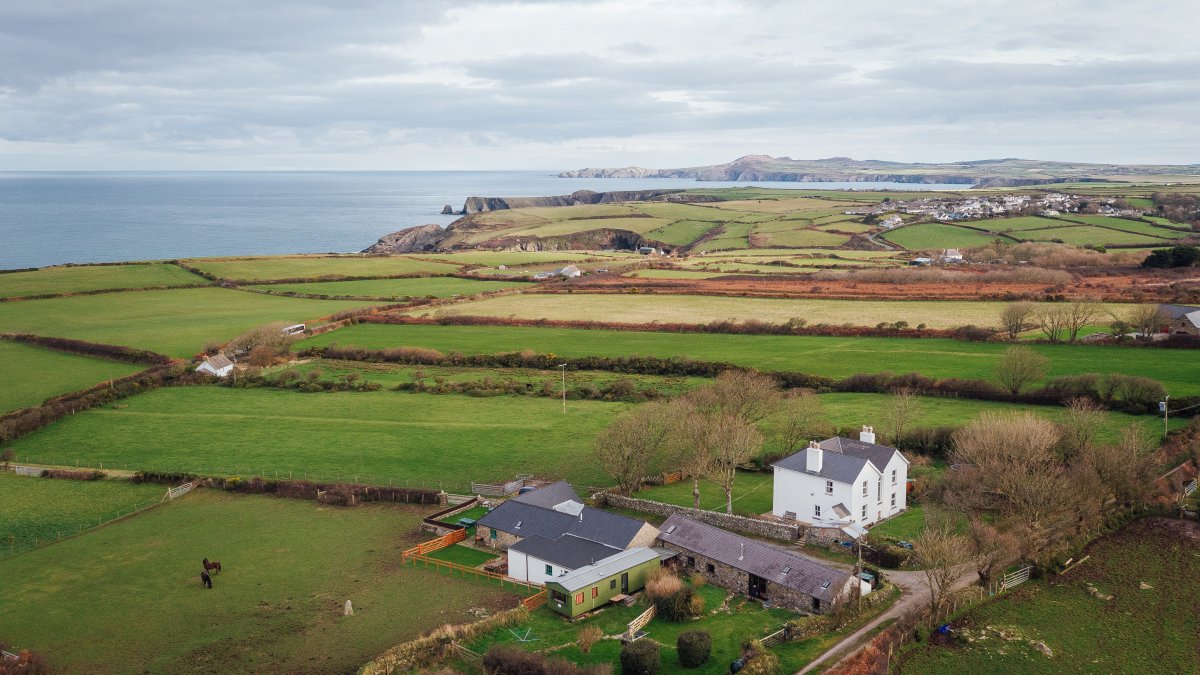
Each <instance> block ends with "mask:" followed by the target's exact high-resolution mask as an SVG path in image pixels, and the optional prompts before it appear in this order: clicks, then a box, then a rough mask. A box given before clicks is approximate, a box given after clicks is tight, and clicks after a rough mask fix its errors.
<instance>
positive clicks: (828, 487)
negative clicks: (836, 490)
mask: <svg viewBox="0 0 1200 675" xmlns="http://www.w3.org/2000/svg"><path fill="white" fill-rule="evenodd" d="M825 494H827V495H831V494H833V481H831V480H827V481H825Z"/></svg>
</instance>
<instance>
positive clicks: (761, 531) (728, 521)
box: [592, 492, 805, 543]
mask: <svg viewBox="0 0 1200 675" xmlns="http://www.w3.org/2000/svg"><path fill="white" fill-rule="evenodd" d="M592 499H593V500H594V501H595V502H596V503H597V504H599V505H604V504H608V505H610V506H615V507H618V508H622V509H630V510H632V511H638V512H640V513H650V514H653V515H656V516H662V517H664V518H666V517H669V516H672V515H675V514H679V515H681V516H686V517H688V518H691V519H692V520H698V521H700V522H702V523H705V524H707V525H712V526H713V527H719V528H722V529H725V530H733V531H735V532H742V533H744V534H750V535H754V536H758V537H770V538H771V539H779V540H781V541H786V542H789V543H790V542H794V541H796V540H797V539H799V538H800V535H801V534H803V532H804V530H805V528H804V526H802V525H800V524H798V523H783V522H778V521H773V520H766V519H762V518H747V517H745V516H731V515H729V514H726V513H717V512H715V511H702V510H700V509H693V508H689V507H686V506H676V505H674V504H664V503H662V502H655V501H651V500H649V499H637V498H636V497H624V496H622V495H618V494H613V493H611V492H597V493H596V494H594V495H592Z"/></svg>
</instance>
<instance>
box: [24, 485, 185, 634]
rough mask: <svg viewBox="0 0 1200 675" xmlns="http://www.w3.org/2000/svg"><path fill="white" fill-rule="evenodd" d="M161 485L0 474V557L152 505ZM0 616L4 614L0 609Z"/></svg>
mask: <svg viewBox="0 0 1200 675" xmlns="http://www.w3.org/2000/svg"><path fill="white" fill-rule="evenodd" d="M165 491H166V489H165V488H164V487H163V486H161V485H134V484H132V483H129V482H127V481H111V480H100V481H76V480H66V479H58V478H35V477H30V476H18V475H16V474H12V473H8V472H7V471H4V472H0V494H2V495H4V497H3V498H2V499H0V555H5V554H9V553H13V552H15V551H19V550H23V549H25V548H32V547H33V545H34V544H35V543H41V544H44V543H46V541H47V540H55V539H59V538H61V537H67V536H70V535H73V534H76V533H78V532H80V531H81V530H86V529H88V528H92V527H95V526H96V525H97V524H98V523H99V522H101V521H105V522H107V521H109V520H112V519H113V518H116V517H117V516H120V515H124V514H126V513H129V512H130V511H133V510H135V509H138V508H141V507H143V506H148V505H150V504H154V503H157V502H158V501H159V500H160V499H162V496H163V493H164V492H165ZM0 615H3V612H2V611H0Z"/></svg>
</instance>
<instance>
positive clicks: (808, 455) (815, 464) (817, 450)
mask: <svg viewBox="0 0 1200 675" xmlns="http://www.w3.org/2000/svg"><path fill="white" fill-rule="evenodd" d="M824 461H825V451H824V450H822V449H821V445H820V444H819V443H817V442H816V441H809V442H808V449H807V450H805V451H804V470H805V471H808V472H810V473H821V465H822V464H823V463H824Z"/></svg>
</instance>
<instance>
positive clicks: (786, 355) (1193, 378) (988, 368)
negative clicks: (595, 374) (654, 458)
mask: <svg viewBox="0 0 1200 675" xmlns="http://www.w3.org/2000/svg"><path fill="white" fill-rule="evenodd" d="M332 343H338V344H340V345H343V346H358V347H364V348H367V349H388V348H392V347H400V346H413V347H430V348H433V349H438V350H441V351H443V352H447V353H449V352H455V351H458V352H463V353H468V354H491V353H500V352H516V351H521V350H525V349H531V350H533V351H535V352H539V353H553V354H558V355H561V356H610V357H616V356H629V355H634V354H640V355H645V356H657V357H663V358H669V357H687V358H692V359H697V360H701V361H716V362H726V363H736V364H739V365H744V366H750V367H753V368H758V369H761V370H778V371H795V372H805V373H812V374H816V375H826V376H829V377H836V378H843V377H848V376H850V375H853V374H855V373H879V372H893V373H910V372H917V373H922V374H924V375H927V376H929V377H937V378H947V377H955V378H964V379H992V378H993V377H994V375H995V367H996V362H997V360H998V359H999V357H1000V356H1001V354H1002V353H1003V352H1004V350H1005V349H1007V348H1008V347H1009V345H1007V344H1004V343H999V342H963V341H958V340H948V339H933V338H928V339H917V338H909V339H905V338H873V337H849V338H840V337H823V336H822V337H816V336H812V337H809V336H805V337H800V336H786V335H720V334H711V333H705V334H691V333H652V332H640V331H639V332H635V331H601V330H580V329H572V328H542V327H523V326H522V327H507V326H503V327H502V326H398V325H380V324H359V325H356V326H350V327H348V328H343V329H340V330H336V331H332V332H329V333H325V334H323V335H318V336H316V337H313V338H310V339H308V340H305V341H304V342H302V343H300V347H301V348H302V347H304V346H309V345H328V344H332ZM1031 348H1032V349H1034V350H1035V351H1037V352H1039V353H1041V354H1043V355H1044V356H1046V357H1047V358H1048V359H1049V361H1050V366H1049V375H1050V376H1051V377H1053V376H1058V375H1077V374H1079V373H1126V374H1130V375H1141V376H1145V377H1149V378H1152V379H1155V380H1158V381H1160V382H1162V383H1163V384H1164V385H1165V386H1166V387H1167V389H1168V391H1170V392H1171V394H1173V395H1175V396H1187V395H1194V394H1200V359H1197V358H1193V357H1192V354H1191V353H1190V352H1182V351H1176V350H1167V349H1143V348H1133V347H1100V346H1096V345H1048V344H1039V345H1031Z"/></svg>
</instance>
